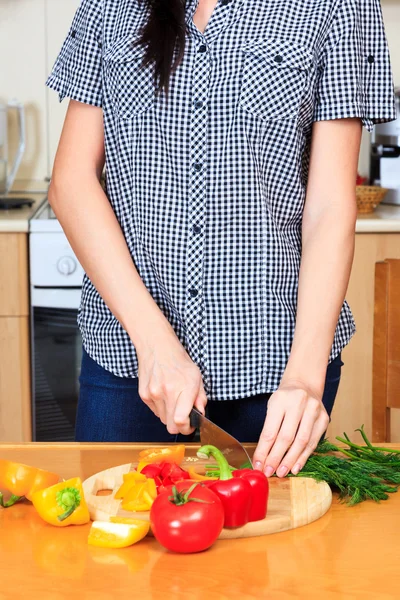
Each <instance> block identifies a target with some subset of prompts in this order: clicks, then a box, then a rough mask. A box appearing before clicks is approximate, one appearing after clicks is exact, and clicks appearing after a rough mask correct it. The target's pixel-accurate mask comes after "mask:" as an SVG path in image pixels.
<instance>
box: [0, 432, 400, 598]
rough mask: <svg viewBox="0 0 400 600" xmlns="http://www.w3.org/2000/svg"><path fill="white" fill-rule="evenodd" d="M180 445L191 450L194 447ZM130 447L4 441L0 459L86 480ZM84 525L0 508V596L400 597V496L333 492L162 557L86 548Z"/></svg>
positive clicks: (148, 547) (122, 459) (123, 458)
mask: <svg viewBox="0 0 400 600" xmlns="http://www.w3.org/2000/svg"><path fill="white" fill-rule="evenodd" d="M386 446H388V444H386ZM390 446H392V447H393V448H400V445H399V444H397V445H396V444H391V445H390ZM187 448H188V450H187V454H190V453H191V452H194V451H195V448H196V446H195V445H194V444H189V445H188V446H187ZM252 448H254V446H249V450H250V452H251V450H252ZM133 449H134V444H72V443H71V444H68V443H64V444H61V443H58V444H45V443H36V444H20V445H12V444H2V445H0V457H1V458H5V459H10V460H15V461H19V462H25V463H28V464H32V465H35V466H37V467H41V468H44V469H49V470H52V471H56V472H58V473H59V474H60V475H61V476H62V477H64V478H65V479H67V478H69V477H71V476H76V475H80V476H81V477H82V479H86V478H87V477H89V476H90V475H92V474H93V473H96V472H98V471H101V470H103V469H105V468H108V467H111V466H116V465H119V464H124V463H127V462H130V461H131V460H132V450H133ZM89 528H90V524H88V525H83V526H71V527H67V528H65V529H62V528H55V527H52V526H51V525H47V524H46V523H44V522H43V521H41V519H40V518H39V517H38V515H37V514H36V512H35V510H34V509H33V507H32V505H31V504H30V503H28V502H26V503H20V504H16V505H15V506H14V507H12V508H9V509H5V510H1V509H0V539H1V540H2V541H3V543H2V544H1V545H0V581H1V584H0V598H1V599H3V598H4V599H8V598H22V597H25V595H26V594H27V593H28V595H29V597H31V598H39V597H40V598H41V599H42V600H58V599H61V598H62V599H63V598H69V599H70V598H79V599H80V598H82V600H85V599H91V598H96V600H106V599H107V600H108V599H112V598H119V599H121V598H133V597H135V598H145V599H147V598H151V599H152V600H157V599H159V598H160V599H161V598H162V599H163V600H166V599H169V598H171V599H172V598H173V599H174V600H175V599H176V600H180V599H182V600H198V599H199V600H200V599H203V598H204V599H205V598H207V600H222V599H231V598H241V599H246V598H271V599H272V600H275V599H281V598H282V599H286V598H301V599H307V600H312V599H314V598H315V599H317V598H318V599H320V598H323V600H330V599H343V600H352V599H358V598H360V599H361V598H362V599H363V600H368V599H371V600H376V599H377V598H379V600H389V599H393V600H394V599H398V597H399V590H400V570H399V567H398V548H399V541H400V492H399V493H397V494H393V495H391V497H390V499H389V500H387V501H385V502H382V503H381V504H380V505H378V504H375V503H374V502H364V503H362V504H359V505H357V506H355V507H352V508H350V507H347V506H345V505H343V504H341V503H339V501H338V499H337V495H336V494H334V500H333V505H332V507H331V509H330V510H329V511H328V512H327V513H326V515H324V516H323V517H322V518H321V519H319V520H318V521H315V522H314V523H311V524H310V525H306V526H304V527H300V528H299V529H295V530H292V531H287V532H283V533H276V534H272V535H268V536H264V537H258V538H248V539H242V540H229V541H228V540H220V541H218V542H216V544H215V545H214V546H213V547H212V548H211V549H210V550H207V551H206V552H203V553H200V554H192V555H190V554H188V555H177V554H172V553H169V552H167V551H165V550H163V548H162V547H161V546H160V545H159V544H158V543H157V542H156V540H154V539H152V538H147V539H145V540H142V541H141V542H139V543H138V544H137V545H134V546H132V547H130V548H125V549H120V550H108V549H104V548H94V547H92V546H88V544H87V535H88V532H89ZM396 549H397V550H396Z"/></svg>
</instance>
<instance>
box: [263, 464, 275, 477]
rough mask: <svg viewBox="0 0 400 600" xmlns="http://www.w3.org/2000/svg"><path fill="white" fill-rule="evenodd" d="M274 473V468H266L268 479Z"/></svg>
mask: <svg viewBox="0 0 400 600" xmlns="http://www.w3.org/2000/svg"><path fill="white" fill-rule="evenodd" d="M273 472H274V467H270V466H268V467H265V470H264V473H265V475H266V476H267V477H271V475H272V473H273Z"/></svg>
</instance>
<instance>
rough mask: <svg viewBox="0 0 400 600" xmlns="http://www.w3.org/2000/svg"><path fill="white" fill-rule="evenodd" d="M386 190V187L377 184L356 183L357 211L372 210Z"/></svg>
mask: <svg viewBox="0 0 400 600" xmlns="http://www.w3.org/2000/svg"><path fill="white" fill-rule="evenodd" d="M386 192H387V189H386V188H383V187H380V186H379V185H356V199H357V211H358V212H359V213H361V214H365V213H371V212H373V211H374V210H375V208H376V207H377V206H378V204H379V203H380V202H382V200H383V198H384V197H385V194H386Z"/></svg>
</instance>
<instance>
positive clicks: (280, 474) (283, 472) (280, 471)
mask: <svg viewBox="0 0 400 600" xmlns="http://www.w3.org/2000/svg"><path fill="white" fill-rule="evenodd" d="M288 470H289V469H288V468H287V467H285V465H282V466H281V467H279V469H278V471H277V473H276V474H277V475H278V477H285V475H286V474H287V472H288Z"/></svg>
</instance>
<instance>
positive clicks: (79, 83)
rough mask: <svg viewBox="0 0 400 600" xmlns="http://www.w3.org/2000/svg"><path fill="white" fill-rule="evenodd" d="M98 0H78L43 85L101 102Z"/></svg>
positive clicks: (61, 94)
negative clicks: (65, 35)
mask: <svg viewBox="0 0 400 600" xmlns="http://www.w3.org/2000/svg"><path fill="white" fill-rule="evenodd" d="M102 30H103V15H102V0H81V3H80V5H79V7H78V9H77V11H76V13H75V16H74V18H73V21H72V24H71V27H70V30H69V32H68V35H67V37H66V39H65V40H64V43H63V45H62V47H61V50H60V53H59V55H58V57H57V59H56V62H55V63H54V66H53V69H52V71H51V73H50V75H49V77H48V79H47V81H46V85H47V86H48V87H49V88H52V89H53V90H56V91H57V92H58V94H59V99H60V102H61V101H62V100H63V99H64V98H65V97H69V98H72V99H73V100H78V101H79V102H84V103H85V104H92V105H94V106H102V83H101V59H102V36H103V34H102Z"/></svg>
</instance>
